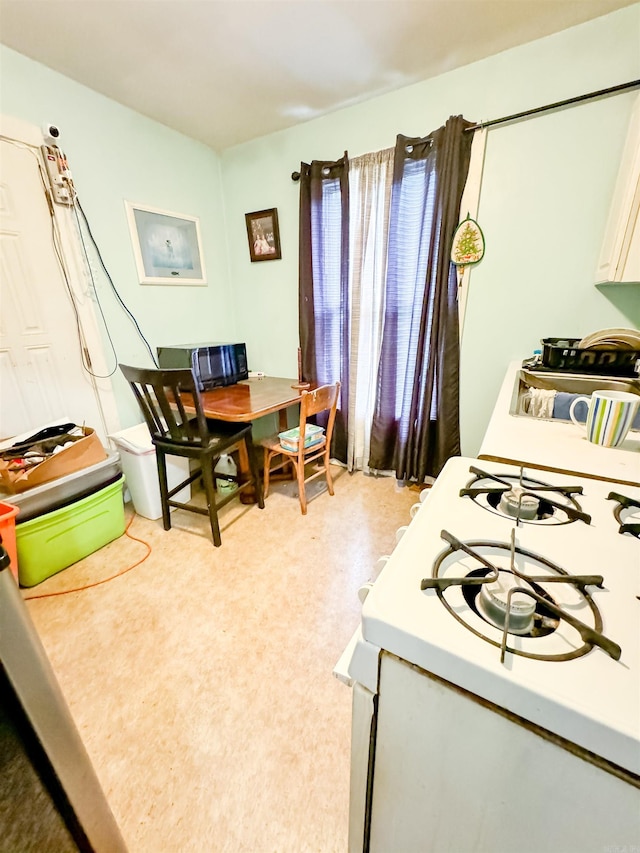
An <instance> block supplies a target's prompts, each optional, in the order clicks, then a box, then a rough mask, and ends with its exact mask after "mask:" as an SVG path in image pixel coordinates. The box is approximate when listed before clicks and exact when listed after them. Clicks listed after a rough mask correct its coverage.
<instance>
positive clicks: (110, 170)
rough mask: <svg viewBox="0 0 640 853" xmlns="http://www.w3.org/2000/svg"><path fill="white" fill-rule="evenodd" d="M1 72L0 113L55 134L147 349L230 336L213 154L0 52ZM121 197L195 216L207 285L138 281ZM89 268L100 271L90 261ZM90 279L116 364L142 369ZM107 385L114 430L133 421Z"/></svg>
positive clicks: (104, 288) (122, 318)
mask: <svg viewBox="0 0 640 853" xmlns="http://www.w3.org/2000/svg"><path fill="white" fill-rule="evenodd" d="M0 68H1V71H2V90H1V100H0V111H1V112H2V113H3V114H5V115H9V116H13V117H16V118H20V119H23V120H24V121H28V122H30V123H32V124H34V125H36V126H38V127H40V126H42V125H43V124H44V123H46V122H53V123H54V124H56V125H58V126H59V127H60V129H61V131H62V135H61V137H60V145H61V147H62V148H63V150H64V151H65V152H66V154H67V156H68V160H69V165H70V168H71V171H72V174H73V178H74V182H75V185H76V188H77V192H78V196H79V199H80V203H81V204H82V207H83V209H84V211H85V213H86V214H87V217H88V219H89V222H90V224H91V230H92V231H93V234H94V236H95V238H96V241H97V243H98V245H99V247H100V251H101V253H102V257H103V258H104V261H105V264H106V266H107V269H108V270H109V272H110V273H111V276H112V278H113V281H114V283H115V286H116V288H117V290H118V292H119V293H120V296H121V297H122V299H123V301H124V302H125V304H126V305H127V307H128V308H129V310H130V311H131V312H132V313H133V314H134V316H135V317H136V319H137V321H138V323H139V325H140V327H141V329H142V332H143V334H144V335H145V337H146V338H147V340H148V341H149V343H150V345H151V347H152V349H153V350H154V352H155V348H156V346H158V345H162V344H171V343H181V342H187V341H193V340H198V341H202V340H220V339H224V340H230V339H231V340H233V339H235V338H236V327H235V313H234V312H235V302H234V300H233V299H232V298H231V293H230V289H229V274H228V259H227V248H226V240H225V217H224V206H223V203H222V191H221V181H220V162H219V158H218V155H217V154H215V153H214V152H213V151H212V150H211V149H209V148H207V147H206V146H205V145H202V144H201V143H199V142H195V141H194V140H192V139H189V138H188V137H186V136H183V135H181V134H179V133H176V132H175V131H173V130H170V129H169V128H167V127H165V126H163V125H161V124H158V123H157V122H154V121H151V120H149V119H147V118H145V117H143V116H141V115H139V114H138V113H136V112H133V111H132V110H129V109H127V108H126V107H122V106H120V105H119V104H116V103H115V102H114V101H111V100H109V99H108V98H105V97H103V96H102V95H99V94H97V93H95V92H93V91H92V90H90V89H87V88H86V87H84V86H81V85H79V84H77V83H75V82H74V81H72V80H70V79H68V78H67V77H64V76H62V75H60V74H57V73H55V72H53V71H51V70H49V69H47V68H45V67H44V66H43V65H40V64H39V63H36V62H33V61H31V60H30V59H27V58H26V57H24V56H21V55H20V54H18V53H16V52H14V51H12V50H9V49H8V48H5V47H0ZM125 199H127V200H130V201H135V202H138V203H140V204H145V205H149V206H152V207H157V208H160V209H163V210H168V211H174V212H177V213H186V214H189V215H191V216H197V217H199V218H200V228H201V233H202V243H203V254H204V261H205V266H206V272H207V278H208V285H207V286H206V287H188V286H182V287H177V286H173V287H167V286H162V287H161V286H157V287H156V286H149V285H144V286H141V285H140V284H139V283H138V278H137V274H136V268H135V262H134V257H133V253H132V248H131V239H130V235H129V229H128V225H127V219H126V216H125V206H124V200H125ZM92 266H93V267H94V269H95V270H99V264H98V263H97V261H96V263H94V264H93V265H92ZM96 276H97V278H96V281H97V290H98V293H99V298H100V302H101V305H102V307H103V310H104V313H105V316H106V317H107V320H108V325H109V332H110V336H111V339H112V340H113V341H114V343H115V346H116V351H117V360H118V361H120V362H123V363H130V364H139V365H147V366H151V359H150V356H149V355H148V352H147V350H146V348H145V347H144V344H143V343H142V342H141V341H140V339H139V337H138V336H137V334H136V332H135V329H134V326H133V324H132V323H131V321H130V320H129V319H128V317H127V316H126V315H125V314H124V312H123V311H122V310H121V309H120V308H119V306H118V303H117V301H116V299H115V297H114V296H113V294H112V292H111V291H110V287H109V285H108V282H107V279H106V277H105V276H104V275H101V274H100V272H97V273H96ZM58 298H61V297H60V296H58ZM109 357H110V358H111V359H112V361H115V358H114V356H113V355H109ZM114 388H115V391H116V399H117V403H118V409H119V412H120V415H121V419H122V426H123V427H125V426H129V425H131V424H133V423H137V422H139V421H140V413H139V411H138V409H137V406H136V404H135V401H134V399H133V396H132V394H131V392H130V390H129V388H128V386H126V385H125V383H124V380H123V379H122V377H121V375H120V373H119V371H118V372H117V373H116V375H115V376H114Z"/></svg>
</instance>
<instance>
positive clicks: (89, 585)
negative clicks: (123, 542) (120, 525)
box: [22, 512, 152, 601]
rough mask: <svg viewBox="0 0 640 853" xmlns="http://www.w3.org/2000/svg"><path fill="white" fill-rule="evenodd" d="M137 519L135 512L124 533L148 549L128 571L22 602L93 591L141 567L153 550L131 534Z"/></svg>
mask: <svg viewBox="0 0 640 853" xmlns="http://www.w3.org/2000/svg"><path fill="white" fill-rule="evenodd" d="M135 517H136V513H135V512H134V513H133V514H132V515H131V518H130V519H129V521H128V522H127V526H126V527H125V530H124V532H125V535H126V536H128V537H129V539H133V540H134V542H140V543H142V545H144V546H145V547H146V549H147V553H146V554H145V555H144V557H142V559H140V560H138V561H137V562H135V563H133V564H132V565H131V566H127V568H126V569H123V570H122V571H121V572H118V573H117V574H115V575H112V576H111V577H110V578H104V579H103V580H101V581H96V582H95V583H88V584H86V585H85V586H79V587H76V588H75V589H63V590H60V592H43V593H42V594H41V595H26V596H24V598H23V599H22V600H23V601H33V600H34V599H36V598H53V596H54V595H69V593H71V592H83V590H85V589H91V588H92V587H94V586H101V585H102V584H103V583H109V582H110V581H112V580H115V579H116V578H119V577H121V576H122V575H126V574H127V572H130V571H131V569H135V568H136V566H139V565H140V564H141V563H144V561H145V560H146V559H147V557H148V556H149V554H150V553H151V550H152V548H151V545H149V543H148V542H145V541H144V539H139V538H138V537H137V536H133V534H131V533H129V528H130V527H131V524H132V522H133V519H134V518H135Z"/></svg>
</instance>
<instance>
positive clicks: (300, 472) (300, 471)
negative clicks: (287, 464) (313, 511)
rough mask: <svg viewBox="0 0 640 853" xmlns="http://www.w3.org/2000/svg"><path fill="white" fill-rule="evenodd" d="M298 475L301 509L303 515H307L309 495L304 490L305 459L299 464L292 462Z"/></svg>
mask: <svg viewBox="0 0 640 853" xmlns="http://www.w3.org/2000/svg"><path fill="white" fill-rule="evenodd" d="M292 462H293V464H294V466H295V469H296V475H297V478H298V497H299V498H300V509H301V510H302V514H303V515H306V514H307V493H306V492H305V490H304V459H299V460H298V461H297V462H295V461H294V460H292Z"/></svg>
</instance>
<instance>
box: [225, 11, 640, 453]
mask: <svg viewBox="0 0 640 853" xmlns="http://www.w3.org/2000/svg"><path fill="white" fill-rule="evenodd" d="M639 32H640V4H636V5H635V6H633V7H629V8H626V9H623V10H621V11H619V12H616V13H614V14H612V15H609V16H606V17H603V18H600V19H597V20H595V21H592V22H590V23H587V24H584V25H581V26H579V27H575V28H573V29H570V30H567V31H565V32H562V33H558V34H556V35H554V36H551V37H548V38H545V39H542V40H539V41H537V42H533V43H531V44H529V45H525V46H523V47H519V48H516V49H513V50H510V51H506V52H504V53H502V54H499V55H497V56H494V57H491V58H489V59H486V60H483V61H482V62H477V63H474V64H473V65H469V66H467V67H465V68H461V69H458V70H456V71H453V72H450V73H448V74H444V75H442V76H440V77H437V78H434V79H432V80H427V81H425V82H423V83H419V84H416V85H413V86H409V87H406V88H404V89H402V90H400V91H398V92H395V93H393V94H389V95H385V96H383V97H379V98H376V99H374V100H371V101H368V102H367V103H364V104H361V105H358V106H354V107H351V108H349V109H345V110H342V111H340V112H337V113H334V114H332V115H329V116H325V117H323V118H319V119H315V120H313V121H310V122H308V123H306V124H303V125H301V126H298V127H296V128H293V129H291V130H287V131H284V132H281V133H275V134H271V135H269V136H266V137H263V138H261V139H258V140H255V141H253V142H250V143H247V144H244V145H241V146H237V147H235V148H233V149H229V150H227V151H226V152H224V153H223V155H222V174H223V186H224V194H225V205H226V212H227V229H228V231H227V233H228V241H229V257H230V271H231V281H232V282H233V288H234V291H235V294H236V299H237V306H238V332H239V335H240V337H241V338H242V339H244V340H246V341H247V347H248V350H249V353H250V355H251V357H252V363H253V365H254V368H255V369H259V370H264V371H266V372H268V373H274V374H280V375H283V374H284V375H294V373H295V370H296V351H297V346H298V330H297V247H298V234H297V228H298V185H297V184H295V183H293V182H292V181H291V178H290V175H291V172H292V171H294V170H296V169H297V168H298V166H299V163H300V161H301V160H305V161H307V162H309V161H310V160H312V159H314V158H315V159H334V158H337V157H340V156H341V155H342V153H343V152H344V150H345V149H346V150H348V152H349V154H350V155H352V156H356V155H359V154H363V153H365V152H367V151H375V150H378V149H380V148H385V147H389V146H391V145H393V144H394V142H395V136H396V134H397V133H404V134H407V135H424V134H426V133H428V132H429V131H431V130H434V129H435V128H436V127H439V126H440V125H441V124H443V123H444V121H446V119H447V117H448V116H449V115H452V114H462V115H464V116H465V117H466V118H468V119H471V120H474V121H478V120H487V119H492V118H497V117H500V116H503V115H509V114H512V113H514V112H518V111H520V110H524V109H529V108H532V107H537V106H540V105H542V104H546V103H552V102H555V101H558V100H562V99H564V98H569V97H572V96H574V95H581V94H584V93H586V92H590V91H594V90H598V89H602V88H605V87H607V86H613V85H617V84H619V83H623V82H627V81H629V80H633V79H637V78H638V77H640V73H639V71H640V38H639ZM425 49H428V45H425ZM633 98H634V95H633V94H625V95H620V96H617V97H613V98H608V99H606V100H601V101H598V102H593V103H589V104H585V105H581V106H578V107H574V108H571V109H568V110H564V111H561V112H559V113H556V114H554V115H550V114H548V115H545V116H541V117H538V118H535V119H532V120H529V121H526V122H521V123H519V124H517V125H513V126H510V127H501V128H496V129H495V130H492V131H490V133H489V136H488V145H487V156H486V162H485V170H484V180H483V187H482V196H481V205H480V212H479V220H480V224H481V225H482V228H483V231H484V234H485V237H486V241H487V252H486V256H485V259H484V260H483V262H482V264H481V265H480V266H479V267H477V268H476V269H475V270H474V272H473V275H472V281H471V291H470V296H469V304H468V312H467V318H466V322H465V327H464V339H463V352H462V380H461V381H462V400H461V417H462V439H463V452H465V453H468V454H472V455H475V454H476V453H477V452H478V449H479V446H480V441H481V439H482V435H483V434H484V430H485V428H486V424H487V421H488V418H489V415H490V413H491V409H492V405H493V402H494V400H495V397H496V395H497V392H498V389H499V387H500V384H501V382H502V379H503V376H504V372H505V368H506V365H507V363H508V362H509V361H510V360H512V359H521V358H524V357H526V356H528V355H529V354H530V353H531V351H532V350H533V349H534V348H535V347H536V346H538V344H539V341H540V339H541V338H542V337H561V336H571V335H575V336H577V337H582V335H584V334H586V333H588V332H591V331H593V330H595V329H599V328H605V327H609V326H638V325H640V289H638V286H636V285H633V286H627V287H626V288H625V287H624V286H622V287H609V288H601V289H598V288H596V287H594V285H593V284H592V282H593V279H594V270H595V267H596V262H597V256H598V253H599V250H600V244H601V241H602V237H603V231H604V226H605V220H606V215H607V211H608V207H609V202H610V198H611V194H612V191H613V184H614V180H615V175H616V170H617V166H618V161H619V157H620V153H621V150H622V146H623V143H624V136H625V133H626V127H627V123H628V119H629V114H630V109H631V104H632V100H633ZM269 207H277V208H278V214H279V218H280V230H281V238H282V260H281V261H271V262H267V263H254V264H252V263H250V261H249V256H248V249H247V238H246V233H245V225H244V214H245V213H246V212H247V211H252V210H260V209H263V208H269Z"/></svg>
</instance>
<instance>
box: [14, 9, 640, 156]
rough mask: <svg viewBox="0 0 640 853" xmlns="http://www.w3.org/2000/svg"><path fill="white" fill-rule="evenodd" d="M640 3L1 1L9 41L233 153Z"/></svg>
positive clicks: (50, 64) (26, 51) (175, 126)
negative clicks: (233, 149) (268, 135)
mask: <svg viewBox="0 0 640 853" xmlns="http://www.w3.org/2000/svg"><path fill="white" fill-rule="evenodd" d="M634 2H636V0H0V40H1V41H2V42H3V43H4V44H6V45H8V46H9V47H11V48H13V49H14V50H17V51H18V52H19V53H22V54H24V55H25V56H28V57H30V58H31V59H35V60H37V61H38V62H41V63H43V64H44V65H47V66H49V67H50V68H53V69H55V70H56V71H59V72H61V73H62V74H65V75H66V76H67V77H71V78H72V79H74V80H77V81H78V82H80V83H83V84H84V85H86V86H89V87H90V88H91V89H94V90H96V91H97V92H101V93H102V94H104V95H107V96H108V97H110V98H113V99H114V100H115V101H118V102H119V103H121V104H124V105H126V106H128V107H131V108H132V109H134V110H136V111H137V112H139V113H142V114H143V115H146V116H149V117H150V118H152V119H155V120H156V121H159V122H162V123H163V124H165V125H168V126H169V127H172V128H174V129H175V130H178V131H181V132H182V133H185V134H187V135H188V136H191V137H193V138H194V139H199V140H201V141H202V142H204V143H206V144H207V145H210V146H211V147H212V148H215V149H216V150H221V149H223V148H226V147H228V146H231V145H235V144H237V143H239V142H244V141H246V140H249V139H253V138H255V137H258V136H262V135H264V134H266V133H271V132H272V131H276V130H280V129H283V128H287V127H291V126H293V125H295V124H298V123H300V122H303V121H307V120H309V119H311V118H314V117H315V116H319V115H323V114H325V113H329V112H332V111H333V110H337V109H340V108H341V107H345V106H349V105H351V104H354V103H357V102H358V101H363V100H366V99H367V98H371V97H374V96H376V95H380V94H382V93H385V92H389V91H392V90H394V89H398V88H400V87H402V86H406V85H408V84H410V83H415V82H418V81H420V80H424V79H426V78H428V77H433V76H435V75H437V74H441V73H443V72H445V71H449V70H451V69H452V68H457V67H459V66H462V65H466V64H468V63H470V62H474V61H475V60H478V59H482V58H484V57H486V56H490V55H492V54H494V53H498V52H499V51H502V50H506V49H507V48H510V47H514V46H516V45H519V44H524V43H525V42H528V41H532V40H534V39H537V38H541V37H543V36H546V35H549V34H551V33H554V32H557V31H559V30H562V29H566V28H567V27H571V26H574V25H576V24H580V23H583V22H584V21H587V20H590V19H592V18H596V17H599V16H600V15H605V14H608V13H609V12H612V11H614V10H615V9H618V8H621V7H623V6H629V5H632V4H633V3H634ZM576 94H581V93H576Z"/></svg>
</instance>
